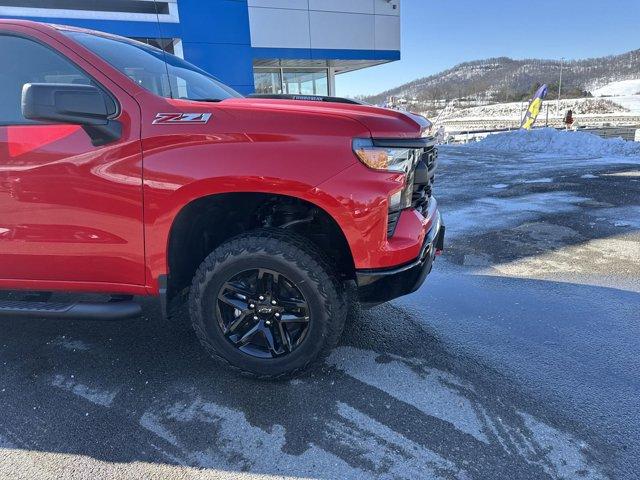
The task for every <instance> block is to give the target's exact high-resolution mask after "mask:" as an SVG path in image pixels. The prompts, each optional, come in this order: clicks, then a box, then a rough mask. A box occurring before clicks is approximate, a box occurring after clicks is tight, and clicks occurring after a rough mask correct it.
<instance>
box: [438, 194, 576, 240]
mask: <svg viewBox="0 0 640 480" xmlns="http://www.w3.org/2000/svg"><path fill="white" fill-rule="evenodd" d="M587 200H588V198H586V197H580V196H577V195H574V194H572V193H567V192H546V193H536V194H532V195H524V196H521V197H509V198H493V197H485V198H480V199H478V200H475V201H473V202H471V203H468V204H465V205H464V206H463V207H460V208H457V209H451V210H448V211H447V212H446V215H447V235H448V236H449V237H450V238H455V237H459V236H460V235H463V234H464V233H467V232H470V231H473V232H476V233H482V232H488V231H495V230H500V229H503V228H509V227H516V226H518V225H520V224H522V223H523V222H528V221H533V220H536V219H537V218H538V217H539V216H540V215H542V214H543V213H547V212H555V213H567V212H572V211H574V210H578V209H579V207H578V206H577V205H578V204H579V203H582V202H584V201H587Z"/></svg>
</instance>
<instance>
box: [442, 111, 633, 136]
mask: <svg viewBox="0 0 640 480" xmlns="http://www.w3.org/2000/svg"><path fill="white" fill-rule="evenodd" d="M575 118H576V121H577V123H578V125H579V126H581V127H588V128H596V129H598V128H631V127H635V128H640V116H635V115H621V116H614V115H579V116H576V117H575ZM440 125H442V126H444V127H445V128H446V129H447V132H450V133H456V132H458V133H466V132H472V131H496V130H516V129H518V128H520V120H518V119H513V118H504V119H501V118H486V119H444V120H441V121H439V122H438V124H437V125H436V126H440ZM536 126H537V127H540V126H549V127H555V128H558V127H563V126H564V124H563V121H562V119H561V118H550V119H549V121H548V122H547V121H546V119H544V118H539V119H538V122H537V123H536Z"/></svg>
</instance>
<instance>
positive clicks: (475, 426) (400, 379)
mask: <svg viewBox="0 0 640 480" xmlns="http://www.w3.org/2000/svg"><path fill="white" fill-rule="evenodd" d="M377 356H378V355H377V354H376V353H375V352H371V351H365V350H359V349H357V348H353V347H341V348H339V349H338V350H336V351H335V352H334V353H333V354H331V356H330V357H329V359H328V360H327V362H328V363H329V364H331V365H333V366H335V367H336V368H338V369H340V370H343V371H344V372H346V373H347V374H348V375H350V376H351V377H353V378H356V379H358V380H360V381H361V382H364V383H366V384H367V385H371V386H372V387H376V388H378V389H380V390H382V391H383V392H385V393H386V394H388V395H391V396H392V397H394V398H396V399H397V400H400V401H401V402H405V403H407V404H409V405H413V406H414V407H416V408H417V409H419V410H420V411H422V412H424V413H425V414H427V415H429V416H432V417H436V418H439V419H440V420H442V421H444V422H447V423H450V424H451V425H453V426H454V427H455V428H456V429H458V430H460V431H461V432H464V433H468V434H469V435H472V436H473V437H475V438H476V439H477V440H479V441H481V442H483V443H489V440H488V439H487V437H486V435H485V434H484V432H483V425H482V423H481V421H480V419H479V418H478V416H477V414H476V410H475V408H474V405H472V404H471V402H470V401H469V400H468V399H467V398H465V397H463V396H462V395H460V394H459V393H458V391H457V390H456V389H455V388H452V387H451V386H450V385H449V384H451V383H452V382H451V379H450V378H449V377H450V376H449V375H447V374H446V373H444V372H440V371H437V370H433V371H431V372H428V373H426V374H422V375H420V374H418V373H417V372H416V371H414V370H412V369H411V368H409V367H407V365H406V364H405V363H404V362H402V361H400V360H399V359H397V360H396V359H394V360H392V361H391V362H388V363H379V362H377V361H376V357H377ZM392 358H393V357H392ZM451 405H456V406H457V408H455V409H452V408H451Z"/></svg>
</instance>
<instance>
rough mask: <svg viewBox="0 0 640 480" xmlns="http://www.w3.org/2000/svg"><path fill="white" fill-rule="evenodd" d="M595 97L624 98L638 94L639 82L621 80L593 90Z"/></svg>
mask: <svg viewBox="0 0 640 480" xmlns="http://www.w3.org/2000/svg"><path fill="white" fill-rule="evenodd" d="M592 93H593V95H594V96H595V97H624V96H628V95H638V94H640V80H622V81H619V82H612V83H610V84H608V85H605V86H604V87H602V88H598V89H597V90H594V91H593V92H592Z"/></svg>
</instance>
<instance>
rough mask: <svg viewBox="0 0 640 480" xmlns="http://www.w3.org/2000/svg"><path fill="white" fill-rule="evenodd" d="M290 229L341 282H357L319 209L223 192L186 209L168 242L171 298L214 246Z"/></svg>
mask: <svg viewBox="0 0 640 480" xmlns="http://www.w3.org/2000/svg"><path fill="white" fill-rule="evenodd" d="M263 227H276V228H283V229H290V230H291V231H294V232H296V233H297V234H299V235H303V236H305V237H307V238H308V239H309V240H310V241H311V242H314V243H315V244H316V245H317V246H318V247H319V248H320V249H321V250H322V251H323V252H324V253H325V254H326V255H327V258H328V259H329V260H330V262H331V263H332V264H333V267H334V268H335V271H336V273H337V274H338V275H340V276H341V277H342V278H344V279H345V280H349V279H353V278H355V266H354V263H353V257H352V255H351V249H350V248H349V244H348V243H347V240H346V238H345V236H344V233H343V232H342V230H341V229H340V227H339V226H338V224H337V223H336V221H335V220H334V219H333V218H332V217H331V216H330V215H329V214H328V213H327V212H325V211H324V210H323V209H321V208H319V207H317V206H316V205H314V204H312V203H309V202H307V201H304V200H300V199H298V198H295V197H288V196H285V195H273V194H263V193H227V194H219V195H212V196H208V197H203V198H200V199H197V200H194V201H193V202H191V203H189V204H188V205H186V206H185V207H184V208H183V209H182V210H181V211H180V213H179V214H178V216H177V217H176V219H175V220H174V223H173V225H172V227H171V234H170V237H169V251H168V262H169V285H168V287H169V294H170V295H171V294H173V293H176V292H179V291H181V290H183V289H184V288H186V287H188V286H189V285H190V284H191V280H192V279H193V276H194V275H195V272H196V270H197V268H198V266H199V265H200V264H201V263H202V261H203V260H204V259H205V258H206V256H207V255H209V254H210V253H211V252H212V251H213V250H214V249H215V248H216V247H218V246H219V245H221V244H222V243H224V242H225V241H227V240H229V239H230V238H232V237H235V236H237V235H239V234H241V233H245V232H248V231H251V230H254V229H257V228H263Z"/></svg>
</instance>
